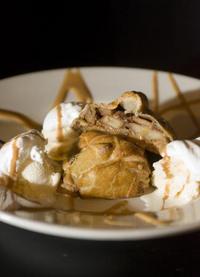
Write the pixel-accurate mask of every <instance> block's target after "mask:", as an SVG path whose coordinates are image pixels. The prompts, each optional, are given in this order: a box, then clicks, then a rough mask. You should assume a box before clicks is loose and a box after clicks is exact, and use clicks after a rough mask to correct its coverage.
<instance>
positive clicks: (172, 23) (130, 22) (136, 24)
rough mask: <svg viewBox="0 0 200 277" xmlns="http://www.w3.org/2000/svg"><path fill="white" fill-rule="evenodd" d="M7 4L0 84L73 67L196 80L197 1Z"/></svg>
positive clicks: (0, 25)
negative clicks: (159, 72) (128, 69)
mask: <svg viewBox="0 0 200 277" xmlns="http://www.w3.org/2000/svg"><path fill="white" fill-rule="evenodd" d="M10 2H11V1H10ZM10 2H6V3H7V4H6V5H5V4H4V5H1V10H0V36H1V40H0V77H5V76H9V75H14V74H19V73H24V72H29V71H35V70H41V69H47V68H58V67H68V66H81V65H121V66H133V67H134V66H135V67H145V68H157V69H163V70H171V71H175V72H180V73H185V74H189V75H194V76H200V35H199V34H200V16H199V11H200V1H198V0H174V1H173V0H161V1H159V0H154V1H150V0H124V1H114V0H108V1H103V0H101V1H87V0H84V1H55V0H53V1H48V2H47V1H40V3H39V4H38V3H37V1H26V2H25V4H23V5H22V4H21V2H20V1H12V2H11V3H10ZM50 2H51V3H50ZM63 3H64V4H63Z"/></svg>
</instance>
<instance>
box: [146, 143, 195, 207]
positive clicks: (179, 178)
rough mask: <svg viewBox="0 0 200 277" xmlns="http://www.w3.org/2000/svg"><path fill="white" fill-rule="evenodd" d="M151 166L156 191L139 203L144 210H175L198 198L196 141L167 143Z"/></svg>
mask: <svg viewBox="0 0 200 277" xmlns="http://www.w3.org/2000/svg"><path fill="white" fill-rule="evenodd" d="M162 156H163V158H162V159H161V160H159V161H158V162H156V163H154V164H153V167H154V171H153V176H152V183H153V186H154V187H155V188H156V190H155V191H154V192H152V193H150V194H148V195H144V196H142V197H141V199H142V200H143V201H144V203H145V206H146V208H147V209H149V210H152V211H156V210H159V209H162V208H170V207H178V206H182V205H185V204H187V203H189V202H190V201H192V200H194V199H197V198H198V197H199V196H200V138H197V139H194V140H175V141H172V142H170V143H169V144H168V145H167V147H166V150H165V152H164V153H163V154H162Z"/></svg>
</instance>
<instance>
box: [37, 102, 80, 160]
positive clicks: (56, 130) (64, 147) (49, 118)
mask: <svg viewBox="0 0 200 277" xmlns="http://www.w3.org/2000/svg"><path fill="white" fill-rule="evenodd" d="M83 107H84V105H83V103H78V102H69V103H61V104H59V105H58V106H56V107H55V108H53V109H52V110H51V111H50V112H49V113H48V114H47V115H46V117H45V119H44V122H43V129H42V134H43V135H44V137H45V138H46V139H47V140H48V143H47V145H46V150H47V152H48V154H49V155H50V156H51V157H52V158H54V159H58V160H60V159H61V160H62V159H63V156H64V157H65V154H66V153H67V151H68V150H70V149H71V148H72V147H73V145H74V143H76V142H77V139H78V133H77V132H76V131H74V130H73V129H72V128H71V126H72V123H73V121H74V120H75V119H76V118H78V117H79V115H80V112H81V111H82V109H83ZM59 136H60V137H59Z"/></svg>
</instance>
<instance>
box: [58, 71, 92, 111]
mask: <svg viewBox="0 0 200 277" xmlns="http://www.w3.org/2000/svg"><path fill="white" fill-rule="evenodd" d="M70 91H72V92H73V93H74V94H75V96H76V99H77V101H80V102H86V103H87V102H92V100H93V98H92V94H91V92H90V90H89V88H88V86H87V85H86V83H85V81H84V79H83V77H82V74H81V72H80V70H79V69H75V68H74V69H68V70H66V72H65V75H64V79H63V82H62V85H61V87H60V89H59V91H58V94H57V96H56V99H55V101H54V104H53V107H55V106H57V105H58V104H60V103H61V102H64V101H65V99H66V98H67V96H68V94H69V92H70Z"/></svg>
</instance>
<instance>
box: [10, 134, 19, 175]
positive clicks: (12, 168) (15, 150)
mask: <svg viewBox="0 0 200 277" xmlns="http://www.w3.org/2000/svg"><path fill="white" fill-rule="evenodd" d="M18 157H19V148H18V147H17V140H16V139H15V140H14V141H13V143H12V160H11V162H10V175H11V176H12V177H14V178H15V177H16V173H17V160H18Z"/></svg>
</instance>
